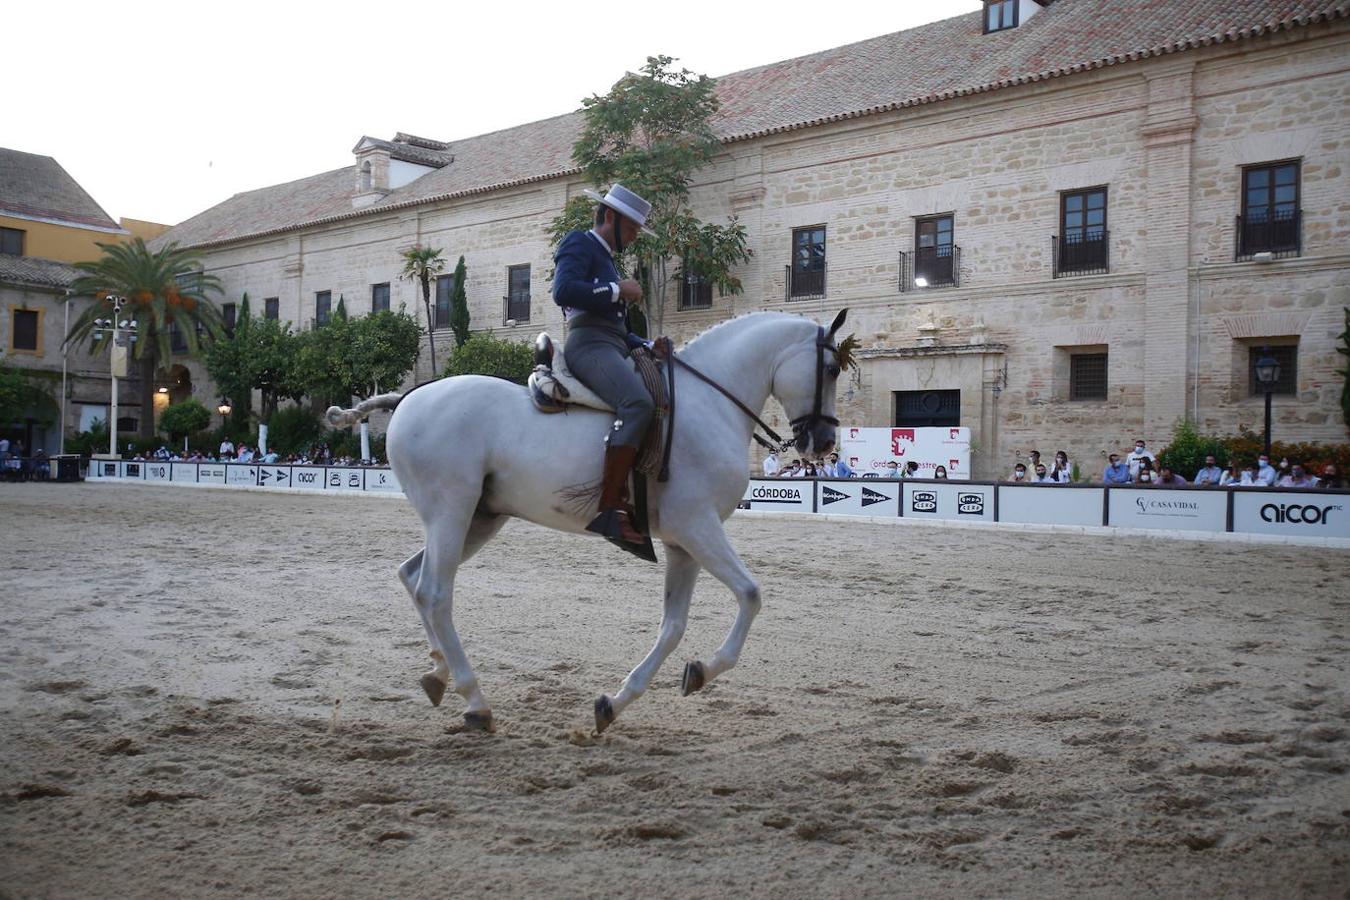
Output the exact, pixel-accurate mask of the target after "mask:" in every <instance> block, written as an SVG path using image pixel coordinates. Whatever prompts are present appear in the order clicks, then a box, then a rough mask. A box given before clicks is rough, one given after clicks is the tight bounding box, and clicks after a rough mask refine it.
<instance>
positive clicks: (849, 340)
mask: <svg viewBox="0 0 1350 900" xmlns="http://www.w3.org/2000/svg"><path fill="white" fill-rule="evenodd" d="M861 344H862V342H861V341H859V340H858V336H857V335H856V334H850V335H849V336H848V337H846V338H844V339H843V340H842V341H840V342H839V348H838V349H837V350H836V351H835V353H836V355H838V357H839V368H840V369H845V370H847V369H851V368H854V367H855V366H857V365H858V361H857V360H856V359H854V358H853V351H854V350H857V349H858V347H859V346H860V345H861Z"/></svg>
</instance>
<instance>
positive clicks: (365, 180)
mask: <svg viewBox="0 0 1350 900" xmlns="http://www.w3.org/2000/svg"><path fill="white" fill-rule="evenodd" d="M361 190H363V191H368V190H370V160H366V161H365V162H363V163H361Z"/></svg>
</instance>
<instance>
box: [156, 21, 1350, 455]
mask: <svg viewBox="0 0 1350 900" xmlns="http://www.w3.org/2000/svg"><path fill="white" fill-rule="evenodd" d="M1023 6H1024V7H1027V6H1034V7H1035V8H1036V10H1037V12H1036V14H1035V16H1034V18H1031V17H1028V16H1027V15H1026V13H1025V12H1023V19H1022V21H1021V23H1020V24H1019V25H1018V27H1015V28H1010V29H1006V30H1004V31H1000V32H995V33H986V32H985V31H984V29H983V28H982V25H983V23H984V21H985V20H984V17H983V16H981V15H979V14H972V15H970V16H962V17H957V18H955V19H951V20H946V21H944V22H938V23H934V24H933V25H930V26H924V27H923V28H918V29H913V30H911V31H907V32H900V33H898V34H896V35H887V36H884V37H882V38H878V39H875V40H874V41H870V42H863V43H862V44H858V45H852V46H850V47H845V48H839V49H837V50H833V51H827V52H826V53H823V54H817V55H814V56H812V57H805V58H802V59H799V60H789V61H786V62H784V63H781V64H775V65H773V66H768V67H764V68H762V69H756V70H750V71H749V72H745V73H737V74H736V75H732V76H728V77H726V78H724V79H722V80H721V81H720V83H719V93H720V95H721V96H722V100H723V111H722V113H721V117H720V119H719V122H718V131H719V134H720V135H721V136H722V137H723V141H724V143H723V152H722V153H721V154H719V156H718V157H717V158H716V159H715V160H714V162H713V163H712V164H711V165H709V166H708V167H707V168H706V169H705V170H703V171H702V172H700V174H699V177H698V180H697V183H696V185H695V189H694V201H695V208H696V210H697V211H698V213H699V214H700V216H701V217H703V218H704V219H705V220H725V219H726V218H727V217H729V216H733V215H734V216H737V217H738V218H739V220H740V221H741V222H742V223H744V225H745V227H746V229H747V232H748V236H749V246H750V247H751V248H752V250H753V251H754V256H753V257H752V259H751V260H750V262H749V263H747V264H746V265H745V266H743V267H742V268H741V269H740V270H739V271H738V272H737V274H738V275H739V277H740V278H741V279H742V282H743V284H744V288H745V290H744V293H743V294H741V295H739V296H736V297H716V296H714V297H712V298H711V302H710V303H708V304H707V305H706V306H704V305H703V303H702V300H703V299H704V298H700V297H698V296H697V295H696V294H692V293H691V294H689V295H688V299H690V300H691V301H693V302H692V306H693V307H694V308H680V309H673V310H671V311H669V312H668V313H667V314H666V316H665V330H666V331H667V332H668V333H670V334H671V335H672V336H673V337H675V338H676V339H677V340H684V339H688V338H689V337H692V336H693V335H695V334H697V333H698V332H700V331H701V330H703V329H705V328H707V327H708V326H710V325H712V324H715V323H716V322H718V321H721V320H723V319H725V318H727V317H729V316H733V315H739V314H743V313H746V312H751V311H755V310H765V309H769V310H781V311H788V312H797V313H801V314H803V315H807V316H811V317H813V318H817V319H819V320H822V321H828V319H829V318H830V317H832V316H833V315H834V313H835V312H837V310H838V309H839V308H841V307H848V308H849V309H850V314H849V326H848V328H847V329H846V330H851V331H854V332H856V334H857V335H858V337H859V338H860V339H861V341H862V350H861V352H860V357H861V359H862V365H861V367H860V369H859V370H858V371H857V372H856V373H855V374H854V375H853V376H852V377H851V378H850V379H847V380H844V381H841V385H840V398H839V401H840V414H839V417H840V419H841V421H843V422H844V423H847V424H854V425H873V426H875V425H895V424H953V423H959V424H961V425H965V426H969V427H970V428H971V430H972V437H973V441H974V445H975V453H974V456H973V469H974V471H973V474H974V476H975V477H999V476H1002V475H1005V474H1006V472H1007V470H1009V469H1010V468H1011V466H1012V464H1013V462H1014V461H1015V460H1016V459H1018V458H1025V456H1026V453H1027V452H1028V451H1029V450H1031V449H1033V448H1036V449H1040V450H1041V451H1042V452H1043V453H1045V454H1046V455H1047V456H1049V455H1051V454H1052V453H1053V452H1054V451H1055V450H1059V449H1063V450H1066V451H1067V452H1068V453H1069V455H1070V457H1071V458H1072V459H1074V460H1076V461H1077V462H1078V463H1079V464H1080V467H1081V468H1082V470H1083V472H1084V474H1085V475H1095V474H1098V473H1099V471H1100V467H1101V465H1102V464H1103V463H1104V461H1105V456H1106V454H1107V453H1109V452H1112V451H1119V450H1121V449H1122V448H1127V447H1128V446H1130V445H1132V443H1133V441H1134V439H1135V438H1136V437H1144V438H1146V439H1149V440H1151V441H1152V442H1153V446H1161V445H1162V444H1165V443H1166V442H1167V440H1168V438H1169V436H1170V435H1171V433H1172V430H1173V427H1174V425H1175V423H1176V422H1177V420H1178V419H1180V418H1182V417H1189V418H1191V419H1193V420H1195V421H1196V422H1197V423H1198V424H1199V425H1200V427H1201V428H1202V429H1204V430H1206V431H1215V432H1234V431H1237V430H1239V429H1240V428H1244V427H1249V428H1254V429H1256V430H1259V428H1260V425H1261V415H1262V410H1263V397H1262V396H1261V395H1259V394H1258V393H1256V392H1255V390H1254V387H1253V381H1252V376H1251V369H1252V363H1253V361H1254V360H1255V358H1256V357H1257V356H1260V355H1265V354H1266V353H1268V352H1269V353H1274V354H1276V355H1277V357H1278V359H1279V360H1280V361H1281V363H1282V367H1283V374H1284V377H1283V378H1282V382H1281V385H1280V387H1279V392H1278V393H1277V396H1276V397H1275V410H1276V417H1275V428H1274V431H1275V434H1276V436H1277V437H1278V438H1282V439H1289V440H1307V441H1339V440H1344V439H1345V437H1346V426H1345V423H1344V422H1343V421H1342V419H1341V416H1340V409H1339V394H1340V388H1341V378H1340V376H1339V375H1337V374H1336V369H1337V367H1338V366H1339V365H1340V364H1341V361H1340V359H1339V357H1338V355H1337V353H1336V335H1337V334H1338V333H1339V332H1340V331H1341V329H1342V327H1343V312H1342V309H1343V308H1344V307H1346V306H1347V305H1350V116H1347V109H1350V72H1347V70H1346V68H1345V65H1344V61H1345V59H1347V58H1350V26H1348V24H1347V17H1348V15H1350V11H1348V9H1347V7H1350V4H1347V3H1344V2H1316V0H1306V2H1300V0H1275V2H1255V0H1251V2H1235V3H1231V4H1226V5H1225V6H1226V10H1225V12H1223V13H1221V14H1215V13H1212V12H1205V11H1204V10H1198V11H1197V10H1196V9H1195V8H1194V7H1195V4H1186V3H1182V2H1177V0H1169V2H1161V3H1159V2H1145V0H1128V2H1122V3H1118V4H1113V15H1114V18H1113V19H1112V20H1111V21H1109V22H1107V21H1104V20H1103V17H1101V16H1100V15H1099V14H1098V13H1099V12H1100V10H1094V9H1093V8H1092V7H1093V6H1094V4H1093V3H1092V2H1091V0H1059V2H1054V3H1050V2H1042V3H1039V4H1023ZM1216 15H1217V16H1218V17H1219V18H1220V19H1222V21H1219V22H1217V24H1216V21H1215V19H1214V16H1216ZM882 64H884V65H886V66H889V67H890V69H889V70H887V69H882V70H881V71H887V72H889V77H890V78H891V82H890V83H886V78H884V77H883V78H878V76H877V72H878V71H879V70H878V68H877V67H878V65H882ZM794 92H796V93H794ZM577 125H578V119H577V116H576V115H573V116H564V117H560V118H559V119H554V120H547V121H546V122H543V123H534V124H532V125H526V126H521V127H520V128H519V129H511V130H508V132H502V133H497V134H494V135H486V136H481V137H479V138H473V139H468V140H466V141H462V142H449V143H440V142H428V141H424V140H423V139H419V138H412V137H411V136H407V135H399V136H398V137H397V138H396V139H395V140H394V141H392V142H384V141H374V140H373V139H363V141H362V143H361V144H358V147H357V149H358V151H359V159H358V165H357V166H356V167H355V168H353V169H348V170H340V171H338V172H333V173H325V174H323V175H319V176H315V177H314V178H312V179H306V180H304V181H302V182H295V183H293V184H291V185H282V186H278V187H276V188H266V189H263V190H261V191H258V192H253V193H251V194H245V195H240V196H239V197H236V198H232V200H230V201H227V202H226V203H225V204H222V205H221V206H220V207H216V208H214V209H213V210H208V211H207V212H205V213H203V214H201V215H200V216H198V217H194V218H193V219H190V220H188V222H185V223H183V224H182V225H180V226H178V227H176V228H175V229H173V230H172V231H171V232H170V233H169V234H168V235H167V239H170V240H174V239H176V240H179V241H181V242H183V243H186V244H189V245H192V246H195V247H197V248H198V250H199V252H201V253H202V255H203V258H204V259H205V260H206V264H207V266H208V268H209V269H210V271H212V272H213V273H215V274H216V275H218V276H220V278H221V279H222V281H223V283H224V285H225V287H226V295H227V298H228V299H230V300H233V299H235V298H237V297H238V296H240V295H242V294H243V293H244V292H245V291H247V292H248V293H249V295H250V297H252V298H253V303H254V304H255V308H259V307H260V306H261V303H260V301H261V300H265V299H266V298H275V309H276V314H277V315H278V316H279V317H280V318H282V319H286V320H290V321H291V322H292V323H294V324H295V325H296V326H297V327H308V326H309V324H310V323H311V321H312V319H313V318H314V316H315V314H316V313H315V303H316V297H317V295H319V293H320V292H331V302H332V303H333V304H336V303H337V300H338V298H339V297H342V298H343V299H344V300H345V302H346V306H347V309H348V311H349V312H351V313H354V314H359V313H361V312H363V311H366V310H369V309H370V304H371V298H372V296H373V295H375V291H374V289H373V286H378V285H384V284H388V285H389V295H390V298H391V305H392V306H393V307H394V308H397V307H398V306H399V305H400V304H403V305H405V306H406V307H407V309H408V310H409V311H411V312H415V313H417V315H418V316H419V318H424V317H423V316H422V313H421V306H422V304H421V300H420V297H419V296H418V294H417V292H416V290H415V286H414V285H412V284H409V283H407V282H400V281H399V280H398V278H397V272H398V269H399V263H400V259H399V252H400V251H401V250H402V249H404V248H406V247H407V246H409V245H411V244H413V243H423V244H430V245H432V246H437V247H442V248H444V249H445V250H446V256H447V258H448V259H449V261H450V263H451V266H452V267H453V263H454V260H455V259H457V258H458V257H459V256H460V255H463V256H464V257H465V259H466V263H467V266H468V282H467V285H466V288H467V295H468V300H469V305H470V313H471V319H472V326H473V328H474V330H475V331H491V332H493V333H495V334H497V335H499V336H508V337H512V338H518V339H521V340H526V339H529V338H532V336H533V335H534V334H535V333H536V332H538V331H539V330H540V329H548V330H550V331H552V332H554V333H555V334H559V333H561V332H562V330H563V323H562V317H561V314H560V311H559V310H558V309H557V308H556V307H555V306H554V305H553V304H552V303H551V301H550V285H549V283H548V280H547V276H548V273H549V271H550V270H551V267H552V266H551V259H550V255H551V250H552V248H551V246H550V243H549V240H548V237H547V234H546V229H547V225H548V223H549V221H550V220H551V219H552V218H553V217H554V216H555V215H556V214H557V213H558V211H559V210H561V209H562V207H563V205H564V203H565V202H566V200H567V199H568V198H569V197H571V196H573V195H575V194H576V193H577V192H579V191H580V190H581V189H582V188H583V187H587V186H588V185H585V184H583V183H582V181H581V179H580V175H579V173H578V172H577V171H576V169H575V167H574V166H572V165H571V163H570V160H569V159H568V158H567V156H568V152H569V150H570V144H571V140H572V138H573V137H574V136H575V133H576V129H577ZM381 145H383V149H382V148H381ZM381 152H383V153H387V154H389V158H388V159H384V158H381V157H380V153H381ZM372 154H374V155H373V156H372ZM401 157H402V158H404V159H403V172H404V176H403V177H405V178H407V177H408V176H409V174H411V176H412V180H411V181H406V182H404V183H403V184H400V185H390V184H387V183H386V184H381V183H380V182H379V179H380V178H381V177H385V178H387V177H388V174H387V173H388V172H390V171H391V164H390V161H391V160H392V161H393V162H394V163H398V162H399V161H400V158H401ZM372 158H373V159H374V163H375V164H374V165H369V163H370V162H371V160H372ZM381 173H384V174H383V175H382V174H381ZM373 195H377V196H373ZM287 204H289V205H287ZM519 266H528V267H529V269H528V284H529V293H528V299H527V300H526V301H525V304H526V305H524V306H523V305H522V302H521V301H522V295H521V294H520V292H519V290H518V288H519V285H520V283H521V282H520V280H519V279H520V276H521V274H522V273H521V271H520V270H519V269H517V270H516V272H515V277H516V279H517V281H516V282H515V285H516V287H517V291H516V293H515V295H514V300H515V302H514V304H511V303H510V301H509V300H508V294H509V292H510V291H511V281H510V279H511V278H512V272H511V270H512V269H513V268H514V267H519ZM673 293H679V292H678V291H676V292H673ZM682 296H683V295H682ZM680 305H681V306H683V303H681V304H680ZM525 308H528V313H527V314H526V315H524V316H522V315H520V312H521V310H522V309H525ZM449 334H450V333H449V331H448V329H445V330H440V331H437V338H438V356H439V357H440V358H441V359H444V354H442V353H440V352H439V348H440V347H441V346H448V345H449ZM421 365H422V367H423V368H421V369H420V370H419V371H418V372H417V375H416V377H417V379H418V380H422V379H425V378H427V377H430V375H431V373H430V372H429V371H427V369H426V357H425V355H424V357H423V361H422V363H421ZM775 415H777V416H778V422H776V423H775V422H773V418H774V416H775ZM770 421H771V423H772V424H781V422H782V416H781V411H779V410H775V409H771V410H770Z"/></svg>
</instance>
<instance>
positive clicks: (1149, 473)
mask: <svg viewBox="0 0 1350 900" xmlns="http://www.w3.org/2000/svg"><path fill="white" fill-rule="evenodd" d="M1153 477H1154V472H1153V460H1152V458H1149V459H1141V460H1139V474H1138V475H1135V477H1134V480H1135V482H1136V483H1137V484H1152V483H1153Z"/></svg>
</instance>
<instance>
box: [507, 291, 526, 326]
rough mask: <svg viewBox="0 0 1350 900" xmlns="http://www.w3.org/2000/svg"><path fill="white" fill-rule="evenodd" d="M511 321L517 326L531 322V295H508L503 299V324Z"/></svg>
mask: <svg viewBox="0 0 1350 900" xmlns="http://www.w3.org/2000/svg"><path fill="white" fill-rule="evenodd" d="M510 321H515V322H516V323H517V324H521V323H524V322H528V321H530V295H529V294H508V295H507V296H505V297H503V298H502V324H503V325H505V324H506V323H507V322H510Z"/></svg>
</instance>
